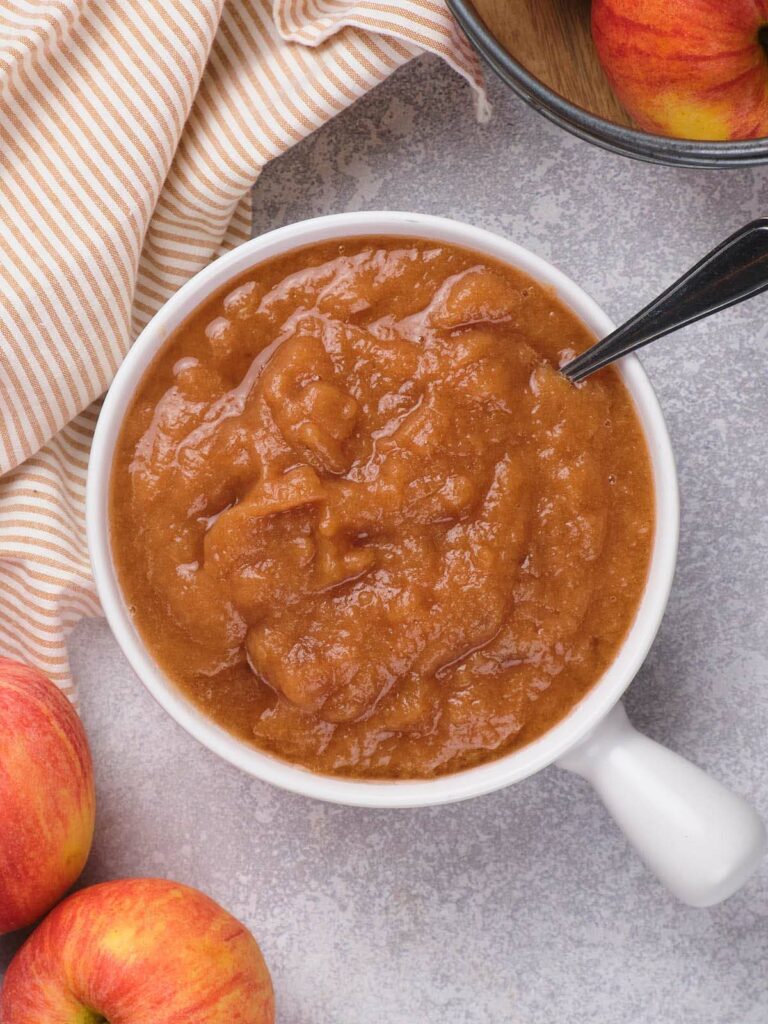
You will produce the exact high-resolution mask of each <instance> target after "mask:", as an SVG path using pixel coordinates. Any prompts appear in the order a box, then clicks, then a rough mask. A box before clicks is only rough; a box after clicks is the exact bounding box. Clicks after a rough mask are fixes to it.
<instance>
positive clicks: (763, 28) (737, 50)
mask: <svg viewBox="0 0 768 1024" xmlns="http://www.w3.org/2000/svg"><path fill="white" fill-rule="evenodd" d="M592 35H593V37H594V40H595V45H596V47H597V52H598V54H599V55H600V60H601V61H602V64H603V67H604V68H605V72H606V74H607V76H608V80H609V82H610V83H611V86H612V88H613V90H614V91H615V93H616V95H617V96H618V98H619V99H620V100H621V102H622V103H623V104H624V106H625V107H626V108H627V110H628V111H629V113H630V114H631V115H632V117H633V118H634V119H635V121H636V122H637V123H638V125H639V126H640V127H641V128H644V129H645V130H646V131H649V132H654V133H657V134H660V135H673V136H676V137H678V138H683V139H713V140H718V139H719V140H723V139H753V138H759V137H760V136H763V135H768V54H767V50H766V46H767V45H768V0H593V3H592Z"/></svg>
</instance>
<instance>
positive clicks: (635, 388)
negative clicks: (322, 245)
mask: <svg viewBox="0 0 768 1024" xmlns="http://www.w3.org/2000/svg"><path fill="white" fill-rule="evenodd" d="M359 235H378V236H382V235H395V236H410V237H418V238H428V239H433V240H436V241H442V242H447V243H452V244H455V245H460V246H464V247H466V248H469V249H473V250H475V251H477V252H480V253H483V254H486V255H488V256H492V257H495V258H496V259H499V260H502V261H503V262H505V263H508V264H510V265H512V266H514V267H517V268H519V269H520V270H523V271H525V272H526V273H528V274H530V275H531V276H532V277H533V278H535V279H536V280H537V281H539V282H541V283H542V284H546V285H550V286H551V287H553V288H554V290H555V292H556V294H557V296H558V297H559V299H560V300H561V301H562V302H563V303H564V304H565V305H566V306H568V307H569V308H570V309H571V310H572V311H573V312H574V313H576V315H577V316H579V317H580V318H581V320H583V321H584V323H585V324H586V325H587V326H588V327H589V328H590V330H591V331H593V332H594V333H595V334H596V335H597V336H603V335H605V334H607V333H608V332H610V331H611V330H612V329H613V326H614V325H613V324H612V323H611V321H610V319H609V318H608V317H607V316H606V315H605V313H603V311H602V310H601V309H600V308H599V306H597V304H596V303H595V302H594V301H593V300H592V299H591V298H590V297H589V296H588V295H587V294H586V293H585V292H584V291H583V290H582V289H581V288H579V287H578V285H576V284H574V282H573V281H571V280H570V279H569V278H567V277H566V276H565V275H564V274H562V273H561V272H560V271H559V270H557V269H555V268H554V267H553V266H551V264H549V263H547V262H546V261H545V260H543V259H541V258H540V257H539V256H536V255H534V254H533V253H531V252H529V251H528V250H526V249H523V248H522V247H521V246H519V245H516V244H515V243H514V242H510V241H508V240H507V239H505V238H501V237H499V236H498V235H494V234H491V233H490V232H487V231H483V230H480V229H479V228H475V227H472V226H470V225H468V224H462V223H458V222H456V221H452V220H447V219H444V218H441V217H429V216H424V215H421V214H410V213H393V212H368V213H345V214H337V215H332V216H328V217H319V218H317V219H315V220H309V221H303V222H301V223H299V224H292V225H289V226H287V227H284V228H279V229H278V230H276V231H271V232H269V233H268V234H266V235H263V236H261V237H260V238H254V239H252V240H251V241H249V242H246V243H245V244H243V245H241V246H239V247H238V248H237V249H235V250H233V251H232V252H230V253H227V254H226V255H225V256H222V257H221V258H219V259H218V260H216V261H215V262H214V263H212V264H211V265H210V266H208V267H207V268H206V269H205V270H203V271H201V272H200V273H199V274H197V276H196V277H194V278H192V280H191V281H189V282H188V283H187V284H186V285H184V287H183V288H181V289H180V291H178V292H177V293H176V295H174V296H173V298H172V299H171V300H170V301H169V302H168V303H167V304H166V305H165V306H164V307H163V308H162V309H161V310H160V312H159V313H158V314H157V315H156V316H155V317H154V319H153V320H152V321H151V323H150V324H149V325H148V326H147V327H146V328H145V330H144V331H143V332H142V334H141V336H140V337H139V338H138V340H137V341H136V343H135V344H134V346H133V348H132V349H131V351H130V352H129V353H128V356H127V357H126V359H125V361H124V362H123V364H122V366H121V367H120V369H119V371H118V373H117V376H116V377H115V380H114V383H113V384H112V387H111V388H110V390H109V393H108V394H107V397H106V400H105V402H104V406H103V409H102V411H101V415H100V418H99V423H98V426H97V429H96V434H95V437H94V442H93V448H92V452H91V459H90V467H89V475H88V494H87V518H88V542H89V546H90V552H91V559H92V564H93V571H94V575H95V578H96V583H97V587H98V591H99V595H100V598H101V602H102V606H103V608H104V612H105V614H106V617H107V620H108V621H109V624H110V626H111V627H112V631H113V632H114V634H115V636H116V638H117V640H118V642H119V644H120V646H121V647H122V649H123V651H124V652H125V654H126V657H127V658H128V660H129V661H130V663H131V665H132V666H133V668H134V670H135V671H136V673H137V675H138V676H139V678H140V679H141V680H142V682H143V683H144V684H145V686H146V687H147V688H148V689H149V691H150V692H151V693H152V694H153V696H154V697H155V698H156V699H157V701H158V702H159V703H160V704H161V705H162V706H163V707H164V708H165V710H166V711H167V712H168V713H169V714H170V715H171V717H172V718H174V719H175V720H176V721H177V722H178V723H179V724H180V725H181V726H183V727H184V728H185V729H186V730H187V731H188V732H189V733H190V734H191V735H192V736H194V737H195V738H196V739H198V740H199V741H200V742H201V743H203V744H204V745H205V746H207V747H208V748H209V749H210V750H212V751H214V752H215V753H217V754H219V755H220V756H221V757H223V758H224V759H225V760H227V761H229V762H230V763H231V764H233V765H236V766H237V767H238V768H242V769H243V771H246V772H248V773H250V774H251V775H254V776H256V777H257V778H260V779H263V780H265V781H267V782H271V783H274V784H275V785H276V786H281V787H283V788H284V789H288V790H291V791H292V792H294V793H301V794H304V795H305V796H310V797H315V798H317V799H321V800H329V801H333V802H335V803H340V804H354V805H359V806H365V807H418V806H423V805H427V804H441V803H447V802H450V801H455V800H464V799H467V798H468V797H473V796H479V795H481V794H483V793H489V792H491V791H493V790H496V789H499V788H501V787H502V786H507V785H509V784H510V783H513V782H517V781H519V780H520V779H523V778H525V777H526V776H528V775H531V774H532V773H533V772H536V771H539V770H540V769H541V768H544V767H546V766H547V765H549V764H552V763H553V762H555V761H558V760H564V759H566V755H568V757H567V759H568V760H569V764H568V766H569V767H571V768H572V769H573V770H577V771H580V772H581V773H582V774H585V775H587V774H591V775H593V776H594V775H595V772H594V771H591V770H590V771H588V770H587V767H585V762H583V758H582V759H580V758H581V754H579V753H578V752H582V753H583V754H584V757H588V760H589V763H590V765H592V764H593V762H596V761H600V763H601V764H602V763H603V761H604V760H605V759H604V758H602V756H601V757H599V758H598V757H597V755H596V753H595V751H596V750H597V748H598V747H599V746H600V744H598V743H597V742H596V740H595V735H596V734H595V729H596V727H597V726H598V725H599V724H600V723H601V722H606V721H608V723H609V726H605V727H604V728H603V730H602V733H604V734H605V735H608V734H609V733H610V735H611V736H613V737H614V740H612V742H614V741H615V735H618V733H621V734H622V736H623V737H624V739H625V740H627V742H628V741H629V739H630V738H634V737H638V734H637V733H635V732H634V730H631V727H630V726H629V725H628V723H627V724H625V722H626V720H625V719H623V718H622V717H621V715H622V713H621V712H620V711H616V712H614V713H613V715H611V714H609V713H610V712H611V711H612V709H614V707H615V705H616V704H617V701H618V700H619V698H620V697H621V695H622V694H623V692H624V690H625V689H626V687H627V686H628V685H629V683H630V682H631V681H632V679H633V677H634V676H635V674H636V672H637V670H638V669H639V668H640V666H641V664H642V662H643V660H644V658H645V656H646V654H647V653H648V650H649V648H650V646H651V644H652V643H653V639H654V637H655V635H656V631H657V629H658V627H659V623H660V621H661V617H662V614H663V612H664V608H665V605H666V602H667V598H668V596H669V591H670V587H671V584H672V577H673V573H674V568H675V557H676V550H677V537H678V519H679V508H678V491H677V478H676V474H675V466H674V459H673V456H672V450H671V446H670V441H669V436H668V434H667V430H666V426H665V424H664V419H663V416H662V413H661V410H660V408H659V404H658V401H657V400H656V396H655V394H654V392H653V389H652V387H651V385H650V383H649V381H648V378H647V377H646V375H645V373H644V371H643V369H642V367H641V366H640V364H639V362H638V361H637V360H636V359H635V358H634V357H633V356H630V357H627V358H625V359H624V360H622V362H621V364H619V367H618V369H619V372H620V373H621V376H622V379H623V381H624V383H625V385H626V387H627V389H628V391H629V393H630V395H631V396H632V400H633V402H634V405H635V408H636V410H637V414H638V417H639V419H640V422H641V424H642V427H643V431H644V433H645V437H646V440H647V443H648V449H649V451H650V456H651V462H652V466H653V479H654V485H655V493H656V524H657V526H656V532H655V539H654V543H653V551H652V556H651V565H650V571H649V574H648V580H647V583H646V586H645V590H644V592H643V597H642V600H641V602H640V606H639V608H638V610H637V614H636V616H635V620H634V622H633V624H632V627H631V629H630V631H629V633H628V635H627V637H626V639H625V641H624V643H623V645H622V647H621V649H620V651H619V653H618V655H617V656H616V658H615V660H614V661H613V663H612V664H611V665H610V666H609V668H608V669H607V670H606V671H605V672H604V674H603V676H602V677H601V678H600V680H599V681H598V683H597V684H596V685H595V686H594V687H593V688H592V689H591V690H590V692H589V693H588V694H587V695H586V696H585V697H584V698H583V699H582V700H581V701H580V702H579V703H578V704H577V705H576V706H575V707H574V708H573V709H572V710H571V712H570V713H569V714H568V715H567V716H566V717H565V718H564V719H563V720H562V721H560V722H559V723H558V724H557V725H556V726H554V728H552V729H550V730H549V732H547V733H546V734H544V735H543V736H541V737H540V738H539V739H537V740H535V741H533V742H532V743H530V744H528V746H525V747H523V748H522V749H520V750H515V751H513V752H512V753H510V754H507V755H505V756H504V757H500V758H498V759H497V760H494V761H491V762H489V763H487V764H483V765H480V766H478V767H475V768H470V769H468V770H466V771H462V772H457V773H456V774H453V775H446V776H442V777H439V778H436V779H430V780H414V781H391V782H389V781H381V782H378V781H365V780H351V779H342V778H334V777H330V776H325V775H320V774H317V773H314V772H310V771H308V770H306V769H304V768H301V767H298V766H296V765H293V764H290V763H288V762H286V761H282V760H280V759H279V758H277V757H273V756H271V755H269V754H266V753H263V752H262V751H260V750H257V749H256V748H255V747H252V746H250V745H249V744H247V743H245V742H244V741H243V740H241V739H238V738H237V737H235V736H233V735H231V734H230V733H228V732H227V731H226V730H224V729H222V728H221V727H219V726H218V725H216V723H215V722H213V721H212V720H211V719H209V718H208V717H206V716H205V715H204V714H202V713H201V712H200V711H199V710H198V709H197V708H196V707H195V706H194V705H193V704H192V703H191V702H190V701H189V700H188V699H187V698H186V697H185V696H184V694H183V693H182V692H181V691H180V690H179V689H177V687H176V686H175V685H174V684H173V683H172V682H171V681H170V680H169V679H168V678H167V677H166V676H165V675H164V673H163V672H162V671H161V670H160V669H159V667H158V666H157V665H156V663H155V662H154V660H153V658H152V656H151V655H150V654H149V652H148V651H147V649H146V647H145V646H144V643H143V642H142V640H141V637H140V636H139V634H138V632H137V630H136V628H135V626H134V624H133V621H132V619H131V616H130V614H129V611H128V609H127V607H126V604H125V602H124V600H123V597H122V594H121V590H120V586H119V584H118V580H117V577H116V573H115V568H114V564H113V561H112V557H111V552H110V541H109V517H108V494H109V477H110V472H111V465H112V458H113V453H114V448H115V443H116V441H117V438H118V435H119V431H120V427H121V424H122V420H123V417H124V415H125V413H126V411H127V409H128V407H129V405H130V403H131V400H132V398H133V394H134V392H135V390H136V387H137V385H138V383H139V381H140V380H141V378H142V376H143V375H144V372H145V371H146V369H147V367H148V366H149V364H150V363H151V361H152V360H153V358H154V356H155V355H156V354H157V352H158V350H159V349H160V348H161V347H162V345H163V343H164V342H165V341H166V339H167V338H168V337H169V336H170V335H171V334H172V333H173V331H174V330H175V328H176V327H177V326H178V325H179V324H180V323H181V322H182V321H183V320H184V319H185V318H186V317H187V316H189V314H190V313H191V312H192V311H193V310H194V309H196V308H197V307H198V306H199V305H200V304H201V303H202V302H203V301H204V300H205V299H206V298H207V297H208V296H209V295H211V293H213V292H215V291H217V290H218V289H219V288H220V287H221V286H222V285H223V284H225V283H226V282H227V281H229V280H231V279H233V278H235V277H237V276H238V275H239V274H241V273H242V272H244V271H246V270H248V269H249V268H251V267H253V266H255V265H256V264H258V263H261V262H263V261H264V260H268V259H270V258H272V257H274V256H277V255H279V254H281V253H284V252H286V251H288V250H291V249H294V248H297V247H300V246H305V245H309V244H312V243H316V242H322V241H326V240H329V239H337V238H347V237H354V236H359ZM602 733H601V735H602ZM638 738H639V737H638ZM642 739H643V742H644V743H647V744H650V742H651V741H649V740H645V739H644V738H642ZM614 745H615V743H614ZM635 745H636V741H635ZM626 746H627V744H626V743H625V744H624V747H626ZM653 746H654V748H656V745H653ZM656 749H657V750H658V749H661V748H656ZM668 753H669V752H667V751H664V754H665V755H666V754H668ZM606 756H607V755H606ZM669 756H670V757H676V756H675V755H671V754H669ZM645 760H646V761H647V757H646V758H645ZM677 760H681V759H676V761H677ZM682 763H683V764H685V765H686V769H687V768H691V770H693V771H695V772H698V769H693V768H692V766H690V765H687V762H682ZM665 772H666V774H665V780H666V783H668V781H669V780H668V778H667V774H668V770H665ZM699 774H700V775H701V777H702V778H703V779H706V776H703V773H699ZM602 777H603V776H602V775H601V778H602ZM611 777H612V778H615V777H616V773H615V772H614V773H613V775H612V776H611ZM593 782H595V784H596V785H598V788H600V785H599V783H598V781H597V779H596V778H594V777H593ZM625 783H626V780H625ZM697 784H701V780H699V783H697ZM706 785H707V786H708V787H712V786H717V785H718V784H716V783H713V782H711V780H708V779H706ZM630 788H632V787H630ZM667 788H668V787H667ZM688 788H690V787H688ZM694 788H695V787H694ZM646 789H647V786H646ZM718 791H719V790H718ZM707 792H710V789H709V788H708V790H707ZM689 795H690V794H689ZM636 799H637V795H636V794H635V795H634V796H633V795H630V796H629V798H628V802H629V803H632V802H633V801H635V800H636ZM696 799H698V797H697V798H696ZM734 800H738V798H735V797H731V795H730V794H729V804H728V806H729V807H733V806H734V805H733V801H734ZM624 802H625V803H626V802H627V801H624ZM654 806H655V804H654ZM612 810H613V811H614V814H617V808H616V807H613V806H612ZM744 813H746V812H745V811H744V808H743V807H741V805H739V814H741V815H742V816H743V814H744ZM749 813H750V814H752V812H751V810H750V811H749ZM617 816H618V817H620V815H619V814H617ZM620 823H621V824H622V826H623V827H624V828H625V831H631V829H630V828H629V826H628V825H627V823H626V822H620ZM753 832H754V829H753ZM742 833H743V829H742ZM740 834H741V833H740ZM753 838H754V837H753ZM633 839H634V841H635V842H636V843H637V842H638V841H639V840H638V836H633ZM742 845H743V844H742ZM754 845H755V844H754V842H752V844H751V855H752V856H754ZM644 853H645V855H646V859H650V860H653V859H654V858H653V857H651V856H649V854H648V852H647V850H646V851H644ZM724 856H725V854H724ZM729 858H730V860H734V856H733V855H732V853H731V852H729V853H728V855H727V856H725V859H726V860H727V859H729ZM710 859H711V858H710ZM720 859H721V860H722V859H723V858H722V857H721V858H720ZM736 859H737V860H739V862H740V863H742V862H743V861H744V854H743V850H742V851H741V852H740V856H739V857H738V858H736ZM742 866H743V864H742ZM654 868H655V870H656V871H657V872H658V873H660V874H664V871H663V869H662V868H660V867H659V865H658V864H655V863H654ZM737 873H738V872H737ZM732 875H733V871H732V870H731V871H729V876H732ZM665 880H666V881H667V883H668V884H670V879H669V878H666V879H665ZM711 889H712V887H711V885H709V888H708V891H711ZM719 891H720V890H718V892H719ZM683 898H686V897H685V895H684V896H683ZM699 902H701V900H699ZM707 902H711V900H707Z"/></svg>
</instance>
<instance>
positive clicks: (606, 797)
mask: <svg viewBox="0 0 768 1024" xmlns="http://www.w3.org/2000/svg"><path fill="white" fill-rule="evenodd" d="M558 764H559V765H560V766H561V767H563V768H567V769H568V770H569V771H572V772H576V773H577V774H578V775H581V776H582V777H583V778H585V779H587V780H588V781H589V782H591V783H592V785H593V786H594V787H595V789H596V790H597V792H598V794H599V796H600V797H601V799H602V801H603V803H604V804H605V806H606V807H607V808H608V810H609V811H610V812H611V814H612V815H613V817H614V818H615V819H616V821H617V823H618V824H619V826H620V827H621V829H622V831H623V832H624V834H625V835H626V837H627V838H628V839H629V841H630V842H631V843H632V845H633V846H634V847H635V848H636V850H637V852H638V853H639V854H640V856H641V857H642V859H643V860H644V861H645V863H646V864H647V865H648V867H649V868H650V869H651V871H653V872H654V873H655V874H656V875H657V876H658V878H659V879H660V880H661V881H662V882H663V883H664V884H665V885H666V886H667V888H668V889H670V890H671V891H672V892H673V893H674V894H675V896H677V897H678V899H681V900H682V901H683V902H684V903H688V904H690V906H692V907H708V906H712V905H713V904H714V903H719V902H720V901H721V900H724V899H727V898H728V896H731V895H732V894H733V893H735V892H736V890H737V889H740V888H741V886H742V885H743V884H744V883H745V882H746V881H747V879H748V878H749V876H750V875H751V874H752V872H753V871H754V870H755V869H756V868H757V866H758V864H759V863H760V860H761V858H762V856H763V854H764V852H765V847H766V832H765V826H764V825H763V822H762V820H761V819H760V817H759V816H758V814H757V812H756V811H755V810H754V809H753V808H752V807H751V806H750V804H748V803H747V801H746V800H744V799H743V798H742V797H740V796H737V795H736V794H735V793H732V792H731V791H730V790H729V789H726V787H725V786H723V785H722V784H721V783H720V782H716V781H715V780H714V779H713V778H711V777H710V776H709V775H707V774H706V773H705V772H703V771H702V770H701V768H697V767H696V766H695V765H693V764H691V762H690V761H686V760H685V758H683V757H680V755H679V754H674V753H673V752H672V751H671V750H667V748H666V747H662V746H661V745H660V744H659V743H655V742H654V741H653V740H651V739H648V737H647V736H643V735H642V734H641V733H639V732H638V731H637V730H636V729H635V728H634V726H633V725H632V723H631V722H630V721H629V719H628V718H627V713H626V711H625V710H624V707H623V705H622V704H620V703H619V704H617V705H616V706H615V707H614V708H613V709H612V710H611V712H610V713H609V714H608V715H607V716H606V717H605V718H604V719H603V720H602V721H601V722H600V724H599V725H598V726H596V727H595V728H594V729H593V730H592V732H590V733H589V734H588V735H587V736H586V737H585V738H584V739H583V740H581V741H580V742H579V743H577V744H576V746H575V747H573V748H572V749H571V750H569V751H568V753H567V754H566V755H565V756H564V757H562V758H560V760H559V761H558Z"/></svg>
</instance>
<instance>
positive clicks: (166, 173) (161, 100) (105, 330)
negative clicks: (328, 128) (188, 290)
mask: <svg viewBox="0 0 768 1024" xmlns="http://www.w3.org/2000/svg"><path fill="white" fill-rule="evenodd" d="M423 50H429V51H432V52H433V53H437V54H439V55H440V56H442V57H443V58H444V59H445V60H446V61H448V62H449V63H450V64H451V65H452V66H453V67H454V68H456V69H457V70H458V71H459V72H460V73H461V74H463V75H464V76H465V77H466V78H467V79H468V80H469V81H470V82H471V83H472V84H473V86H474V88H475V90H476V93H477V95H478V97H480V96H481V92H480V90H481V87H480V73H479V69H478V67H477V65H476V62H475V59H474V57H473V54H472V52H471V50H470V49H469V47H468V46H467V44H466V42H465V41H464V39H463V37H462V36H461V35H460V33H459V32H458V31H457V29H456V28H455V26H454V24H453V22H452V20H451V18H450V16H449V15H448V13H447V11H446V9H445V7H444V6H443V3H442V0H360V2H358V3H354V2H350V0H275V4H274V9H273V8H272V6H271V4H270V2H269V0H228V2H226V3H224V2H222V0H152V2H147V0H0V85H1V87H2V102H1V103H0V209H2V228H3V234H2V243H3V244H2V255H1V257H0V473H2V474H4V476H2V478H1V479H0V653H2V654H5V655H8V656H10V657H16V658H19V659H21V660H23V661H27V662H29V663H32V664H35V665H37V666H39V667H40V668H41V669H43V670H44V671H45V672H47V673H48V674H49V675H50V676H51V678H53V679H54V680H55V681H57V682H58V683H59V684H60V685H61V686H62V687H63V688H64V689H65V690H68V691H69V692H72V684H71V680H70V678H69V671H68V663H67V654H66V646H65V637H66V635H67V633H68V631H69V630H70V629H71V627H72V626H73V625H74V624H75V622H77V621H78V620H79V619H80V618H82V617H83V616H87V615H97V614H98V613H99V606H98V601H97V598H96V595H95V591H94V588H93V582H92V579H91V574H90V569H89V562H88V553H87V549H86V543H85V532H84V494H85V478H86V469H87V463H88V451H89V445H90V441H91V437H92V433H93V429H94V425H95V422H96V419H97V416H98V401H97V399H98V396H100V395H101V394H103V392H104V391H105V390H106V389H107V387H108V386H109V383H110V381H111V379H112V376H113V375H114V373H115V370H116V368H117V366H118V365H119V363H120V361H121V359H122V358H123V356H124V355H125V352H126V350H127V348H128V346H129V345H130V343H131V341H132V340H133V339H134V338H135V336H136V335H137V333H138V332H139V331H140V330H141V328H142V327H143V326H144V325H145V324H146V323H147V321H148V320H149V319H150V318H151V317H152V315H153V314H154V313H155V312H156V310H157V309H158V308H159V307H160V306H161V305H162V303H163V302H165V300H166V299H167V298H168V297H169V296H170V295H171V294H172V293H173V292H174V291H175V290H176V289H177V288H178V287H179V286H180V285H181V284H182V283H183V282H184V281H185V280H187V279H188V278H189V277H190V276H191V275H192V274H194V273H195V272H196V271H198V270H200V269H201V267H203V266H204V265H205V264H206V263H207V262H208V261H209V260H210V259H211V258H212V257H214V256H216V255H218V253H220V252H221V251H223V250H225V249H227V248H230V247H231V246H233V245H236V244H238V243H239V242H241V241H244V240H245V239H246V238H248V237H249V236H250V225H251V209H250V192H249V190H250V188H251V186H252V185H253V183H254V181H255V180H256V178H257V177H258V174H259V172H260V171H261V169H262V168H263V167H264V165H265V164H266V163H267V162H268V161H269V160H271V159H272V158H274V157H276V156H278V155H279V154H281V153H283V152H284V151H285V150H287V149H288V148H289V147H290V146H291V145H293V143H294V142H297V141H298V140H300V139H302V138H303V137H304V136H306V135H307V134H308V133H310V132H311V131H313V130H314V129H315V128H317V127H319V126H320V125H321V124H323V123H324V122H325V121H327V120H328V119H329V118H331V117H333V115H334V114H336V113H338V112H339V111H340V110H342V109H343V108H344V107H346V106H348V105H349V104H350V103H352V102H353V101H354V100H355V99H357V98H358V97H359V96H361V95H362V94H363V93H365V92H366V91H367V90H368V89H370V88H371V87H372V86H374V85H376V84H377V83H378V82H380V81H382V80H383V79H384V78H386V76H387V75H388V74H389V73H390V72H392V71H393V70H394V69H395V68H397V67H399V66H400V65H402V64H403V63H405V62H406V61H407V60H409V59H410V58H411V57H412V56H414V55H415V54H417V53H419V52H421V51H423ZM329 212H330V211H329Z"/></svg>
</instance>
